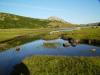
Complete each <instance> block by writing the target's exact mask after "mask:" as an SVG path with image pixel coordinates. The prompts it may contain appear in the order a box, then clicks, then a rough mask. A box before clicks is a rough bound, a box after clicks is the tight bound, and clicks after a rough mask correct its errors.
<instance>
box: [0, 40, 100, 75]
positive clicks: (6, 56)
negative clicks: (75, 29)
mask: <svg viewBox="0 0 100 75" xmlns="http://www.w3.org/2000/svg"><path fill="white" fill-rule="evenodd" d="M45 42H46V43H59V46H57V47H56V48H53V47H51V48H48V47H44V46H43V44H44V43H45ZM65 42H66V43H68V41H65V40H62V39H56V40H50V41H46V40H36V41H33V42H30V43H27V44H24V45H21V46H20V51H16V48H11V49H9V50H6V51H4V52H1V53H0V75H9V73H10V72H11V71H12V69H13V66H14V65H16V64H18V63H21V61H22V60H23V59H24V58H25V57H28V56H32V55H49V56H50V55H51V56H100V47H96V46H91V45H87V44H78V45H77V46H75V47H73V46H69V47H63V43H65ZM92 49H95V50H96V51H95V52H92V51H91V50H92Z"/></svg>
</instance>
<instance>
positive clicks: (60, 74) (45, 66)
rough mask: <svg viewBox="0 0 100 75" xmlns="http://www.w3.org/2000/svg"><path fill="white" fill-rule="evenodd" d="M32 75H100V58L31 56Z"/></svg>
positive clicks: (28, 64) (28, 65) (27, 64)
mask: <svg viewBox="0 0 100 75" xmlns="http://www.w3.org/2000/svg"><path fill="white" fill-rule="evenodd" d="M23 63H24V64H25V65H26V66H27V68H28V69H29V71H30V75H100V57H68V56H31V57H28V58H26V59H25V60H24V61H23Z"/></svg>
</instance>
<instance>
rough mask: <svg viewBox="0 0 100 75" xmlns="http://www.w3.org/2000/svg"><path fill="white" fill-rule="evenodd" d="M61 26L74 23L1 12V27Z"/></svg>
mask: <svg viewBox="0 0 100 75" xmlns="http://www.w3.org/2000/svg"><path fill="white" fill-rule="evenodd" d="M47 27H50V28H52V27H53V28H59V27H73V25H72V24H70V23H67V22H63V21H59V20H49V19H37V18H29V17H23V16H18V15H14V14H9V13H0V29H5V28H47Z"/></svg>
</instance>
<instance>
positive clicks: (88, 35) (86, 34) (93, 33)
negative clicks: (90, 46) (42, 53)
mask: <svg viewBox="0 0 100 75" xmlns="http://www.w3.org/2000/svg"><path fill="white" fill-rule="evenodd" d="M63 37H64V38H67V37H71V38H74V39H96V40H100V28H83V29H81V30H76V31H71V32H66V33H64V35H63Z"/></svg>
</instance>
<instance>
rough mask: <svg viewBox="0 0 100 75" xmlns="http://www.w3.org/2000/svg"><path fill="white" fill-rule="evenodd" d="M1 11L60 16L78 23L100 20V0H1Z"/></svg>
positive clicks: (37, 15)
mask: <svg viewBox="0 0 100 75" xmlns="http://www.w3.org/2000/svg"><path fill="white" fill-rule="evenodd" d="M0 12H7V13H13V14H17V15H22V16H29V17H33V18H48V17H50V16H58V17H60V18H62V19H64V20H66V21H68V22H71V23H76V24H84V23H93V22H100V0H0Z"/></svg>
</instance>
